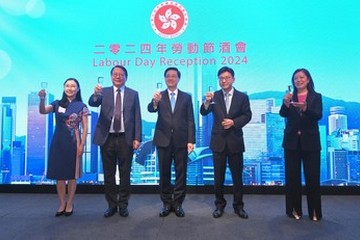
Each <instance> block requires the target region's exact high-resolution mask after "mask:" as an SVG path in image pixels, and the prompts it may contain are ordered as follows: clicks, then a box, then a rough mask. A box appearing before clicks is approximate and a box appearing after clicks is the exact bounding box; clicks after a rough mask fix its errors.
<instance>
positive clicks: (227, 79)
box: [219, 76, 232, 81]
mask: <svg viewBox="0 0 360 240" xmlns="http://www.w3.org/2000/svg"><path fill="white" fill-rule="evenodd" d="M231 79H232V77H231V76H226V77H219V80H220V81H224V80H225V81H229V80H231Z"/></svg>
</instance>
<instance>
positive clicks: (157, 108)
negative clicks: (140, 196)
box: [148, 67, 195, 217]
mask: <svg viewBox="0 0 360 240" xmlns="http://www.w3.org/2000/svg"><path fill="white" fill-rule="evenodd" d="M180 77H181V74H180V71H179V70H178V69H177V68H173V67H170V68H167V69H166V70H165V72H164V78H165V83H166V86H167V89H166V90H164V91H162V92H156V93H155V94H154V96H153V99H152V101H151V102H150V103H149V105H148V111H149V112H157V114H158V119H157V122H156V127H155V134H154V139H153V143H154V145H155V146H156V150H157V155H158V159H159V171H160V198H161V200H162V202H163V208H162V209H161V211H160V214H159V215H160V217H166V216H167V215H169V213H170V211H171V210H172V209H173V210H174V211H175V214H176V216H177V217H184V216H185V213H184V210H183V208H182V203H183V201H184V199H185V193H186V172H187V156H188V153H190V152H192V151H193V150H194V143H195V124H194V111H193V105H192V100H191V96H190V95H189V94H187V93H185V92H183V91H180V90H179V89H178V88H177V85H178V83H179V81H180ZM173 160H174V166H175V177H176V179H175V185H174V187H172V186H171V163H172V161H173Z"/></svg>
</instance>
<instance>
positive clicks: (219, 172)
mask: <svg viewBox="0 0 360 240" xmlns="http://www.w3.org/2000/svg"><path fill="white" fill-rule="evenodd" d="M217 76H218V79H219V85H220V87H221V89H220V90H218V91H216V92H215V93H207V94H206V96H205V102H204V103H203V104H202V105H201V108H200V114H201V115H207V114H209V113H212V114H213V116H214V123H213V127H212V132H211V141H210V148H211V150H212V151H213V160H214V188H215V206H216V209H215V211H214V212H213V217H214V218H219V217H221V216H222V215H223V213H224V208H225V206H226V200H225V198H224V191H223V189H224V181H225V171H226V163H227V162H228V164H229V168H230V172H231V176H232V181H233V194H234V198H233V208H234V212H235V213H236V214H237V215H238V216H239V217H241V218H248V214H247V213H246V212H245V210H244V203H243V191H242V188H243V181H242V172H243V152H244V151H245V146H244V139H243V131H242V128H243V127H244V126H245V125H246V124H247V123H248V122H249V121H250V120H251V116H252V113H251V109H250V102H249V98H248V96H247V95H246V94H244V93H242V92H240V91H238V90H236V89H235V88H234V87H233V86H232V85H233V83H234V81H235V74H234V70H233V69H231V68H229V67H222V68H221V69H220V70H219V71H218V74H217Z"/></svg>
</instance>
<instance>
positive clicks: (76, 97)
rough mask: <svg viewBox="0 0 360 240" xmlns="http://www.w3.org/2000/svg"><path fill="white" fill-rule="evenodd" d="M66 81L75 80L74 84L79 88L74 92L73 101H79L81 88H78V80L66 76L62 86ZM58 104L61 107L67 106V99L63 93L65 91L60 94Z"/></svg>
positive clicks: (80, 99) (80, 100)
mask: <svg viewBox="0 0 360 240" xmlns="http://www.w3.org/2000/svg"><path fill="white" fill-rule="evenodd" d="M68 81H74V82H76V85H77V87H78V89H79V91H78V92H77V93H76V96H75V99H74V101H79V102H82V98H81V89H80V84H79V81H78V80H76V78H68V79H66V80H65V82H64V86H65V84H66V83H67V82H68ZM59 105H60V106H61V107H63V108H67V107H68V106H69V100H68V98H67V96H66V94H65V91H63V94H62V98H61V100H60V101H59Z"/></svg>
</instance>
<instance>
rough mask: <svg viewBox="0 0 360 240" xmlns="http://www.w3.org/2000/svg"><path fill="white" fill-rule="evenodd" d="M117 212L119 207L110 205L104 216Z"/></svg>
mask: <svg viewBox="0 0 360 240" xmlns="http://www.w3.org/2000/svg"><path fill="white" fill-rule="evenodd" d="M116 212H117V207H110V208H108V209H106V211H105V212H104V217H106V218H108V217H111V216H113V215H114V214H115V213H116Z"/></svg>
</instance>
